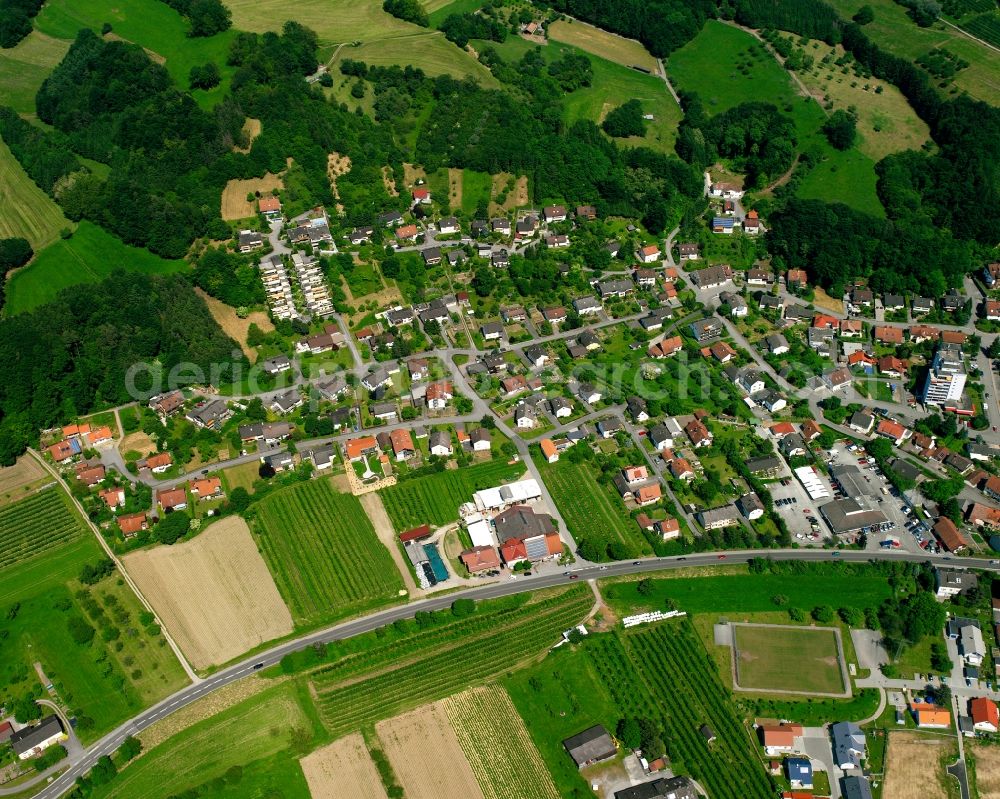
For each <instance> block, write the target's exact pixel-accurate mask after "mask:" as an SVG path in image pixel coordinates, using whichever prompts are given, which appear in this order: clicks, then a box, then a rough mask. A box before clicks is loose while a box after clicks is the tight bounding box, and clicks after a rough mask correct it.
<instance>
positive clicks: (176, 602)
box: [123, 516, 292, 669]
mask: <svg viewBox="0 0 1000 799" xmlns="http://www.w3.org/2000/svg"><path fill="white" fill-rule="evenodd" d="M123 561H124V563H125V567H126V569H128V572H129V574H131V575H132V577H133V579H134V580H135V581H136V583H137V584H138V586H139V590H141V591H142V593H143V594H144V595H145V596H146V598H147V599H148V600H149V602H150V603H151V604H152V605H153V607H154V609H155V610H156V612H157V615H159V617H160V618H161V619H162V620H163V623H164V624H165V625H166V627H167V629H168V630H169V631H170V633H171V635H172V636H173V637H174V640H176V641H177V644H178V646H180V648H181V650H182V651H183V652H184V654H185V655H187V657H188V659H189V660H190V662H191V665H192V666H194V667H195V668H197V669H203V668H207V667H208V666H212V665H215V664H219V663H225V662H226V661H229V660H232V659H233V658H235V657H237V656H238V655H241V654H243V653H244V652H246V651H248V650H250V649H253V648H254V647H255V646H258V645H260V644H262V643H264V642H266V641H270V640H272V639H274V638H280V637H281V636H283V635H287V634H288V633H290V632H291V631H292V617H291V614H290V613H289V612H288V608H287V607H286V606H285V603H284V602H283V601H282V599H281V596H280V595H279V594H278V590H277V589H276V588H275V585H274V581H273V580H272V579H271V576H270V574H269V573H268V571H267V566H266V564H265V563H264V560H263V558H261V556H260V554H259V553H258V552H257V547H256V543H255V542H254V540H253V537H252V536H251V535H250V530H249V529H248V528H247V526H246V523H245V522H244V521H243V519H241V518H239V517H237V516H231V517H229V518H226V519H223V520H221V521H219V522H216V523H214V524H212V525H210V526H209V527H208V528H207V529H206V530H205V531H204V532H203V533H201V534H200V535H199V536H197V537H196V538H194V539H192V540H190V541H186V542H184V543H181V544H176V545H174V546H170V547H156V548H153V549H145V550H142V551H139V552H135V553H132V554H130V555H127V556H125V558H124V559H123Z"/></svg>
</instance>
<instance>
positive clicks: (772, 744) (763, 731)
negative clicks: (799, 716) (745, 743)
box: [757, 724, 802, 757]
mask: <svg viewBox="0 0 1000 799" xmlns="http://www.w3.org/2000/svg"><path fill="white" fill-rule="evenodd" d="M757 732H758V734H759V735H760V742H761V743H762V744H763V746H764V752H765V753H766V754H768V755H770V756H772V757H773V756H774V755H780V754H783V753H786V752H794V751H797V746H796V739H797V738H801V737H802V725H800V724H761V725H760V727H758V728H757Z"/></svg>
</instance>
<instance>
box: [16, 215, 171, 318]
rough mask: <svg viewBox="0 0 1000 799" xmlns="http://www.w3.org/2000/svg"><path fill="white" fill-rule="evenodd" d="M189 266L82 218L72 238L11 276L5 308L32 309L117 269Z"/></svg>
mask: <svg viewBox="0 0 1000 799" xmlns="http://www.w3.org/2000/svg"><path fill="white" fill-rule="evenodd" d="M187 268H188V266H187V264H186V263H184V261H180V260H177V261H167V260H165V259H163V258H160V257H159V256H156V255H153V254H152V253H151V252H149V250H144V249H139V248H138V247H130V246H129V245H127V244H125V243H124V242H123V241H122V240H121V239H118V238H116V237H114V236H112V235H111V234H110V233H108V232H107V231H105V230H104V229H103V228H100V227H98V226H97V225H95V224H93V223H91V222H81V223H80V226H79V227H78V228H77V229H76V232H75V233H74V234H73V236H72V238H69V239H60V240H58V241H56V242H55V243H54V244H51V245H49V246H48V247H46V248H45V249H44V250H43V251H42V252H40V253H39V254H38V256H37V257H36V258H35V260H34V261H33V262H32V263H31V265H30V266H28V267H27V268H26V269H22V270H21V271H20V272H18V273H17V274H15V275H14V276H13V277H12V278H11V279H10V281H9V282H8V283H7V302H6V306H5V310H6V312H7V313H8V314H16V313H21V312H22V311H30V310H31V309H33V308H36V307H38V306H39V305H43V304H44V303H46V302H49V301H50V300H53V299H55V296H56V294H58V293H59V291H61V290H62V289H64V288H68V287H69V286H78V285H81V284H85V283H97V282H98V281H100V280H103V279H104V278H106V277H107V276H108V275H110V274H111V273H112V272H113V271H114V270H115V269H127V270H130V271H133V272H146V273H152V274H157V275H164V274H169V273H172V272H180V271H181V270H184V269H187Z"/></svg>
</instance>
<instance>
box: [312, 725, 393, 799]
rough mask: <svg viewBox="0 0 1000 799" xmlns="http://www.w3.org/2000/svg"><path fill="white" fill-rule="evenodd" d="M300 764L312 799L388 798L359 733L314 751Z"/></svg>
mask: <svg viewBox="0 0 1000 799" xmlns="http://www.w3.org/2000/svg"><path fill="white" fill-rule="evenodd" d="M299 764H300V765H301V766H302V773H303V774H305V776H306V782H307V783H309V793H311V794H312V795H313V797H314V798H315V799H388V796H387V794H386V792H385V788H384V787H383V785H382V780H381V778H380V777H379V775H378V770H377V769H376V768H375V764H374V763H373V762H372V758H371V755H369V754H368V747H367V746H365V739H364V738H362V737H361V735H360V734H358V733H355V734H353V735H348V736H346V737H344V738H341V739H340V740H339V741H334V742H333V743H332V744H329V745H327V746H324V747H323V748H322V749H317V750H316V751H315V752H313V753H312V754H310V755H308V756H307V757H304V758H302V759H301V760H300V761H299Z"/></svg>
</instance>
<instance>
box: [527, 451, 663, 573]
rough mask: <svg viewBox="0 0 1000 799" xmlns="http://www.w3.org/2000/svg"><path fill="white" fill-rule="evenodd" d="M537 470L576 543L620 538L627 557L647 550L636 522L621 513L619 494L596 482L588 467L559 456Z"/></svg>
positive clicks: (618, 539)
mask: <svg viewBox="0 0 1000 799" xmlns="http://www.w3.org/2000/svg"><path fill="white" fill-rule="evenodd" d="M541 469H542V477H543V479H544V480H545V484H546V485H547V486H548V487H549V491H551V492H552V497H553V499H555V502H556V505H558V506H559V512H560V513H561V514H562V517H563V518H564V519H565V520H566V524H567V525H569V531H570V533H572V535H573V538H574V539H575V540H576V543H577V544H578V545H579V544H580V543H581V541H583V540H594V541H596V542H598V543H599V544H600V545H603V546H607V545H608V544H610V543H612V542H614V541H620V542H621V543H623V544H624V545H625V546H626V547H627V548H628V552H629V555H628V557H636V556H637V555H639V554H648V553H649V552H650V551H651V550H650V546H649V543H648V542H647V541H646V539H645V538H643V536H642V532H641V531H640V530H639V527H638V525H636V523H635V522H633V521H632V519H631V518H629V515H628V514H627V513H626V512H625V505H624V504H623V503H622V501H621V497H620V496H618V495H617V494H616V493H615V492H614V491H613V490H612V489H611V488H610V487H609V486H606V485H601V484H600V483H598V482H597V477H596V475H595V474H594V471H593V469H591V467H590V466H588V465H587V464H585V463H573V462H571V461H570V460H568V459H562V460H560V461H558V462H557V463H554V464H551V465H547V464H546V465H544V466H542V467H541Z"/></svg>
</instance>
